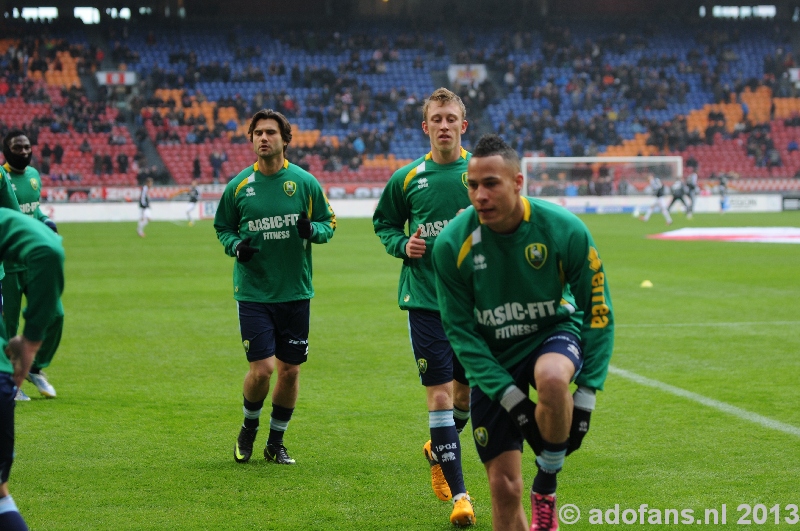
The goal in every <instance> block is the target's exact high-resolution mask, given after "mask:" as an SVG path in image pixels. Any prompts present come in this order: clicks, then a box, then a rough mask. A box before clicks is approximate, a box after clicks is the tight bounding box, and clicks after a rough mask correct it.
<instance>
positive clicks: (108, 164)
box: [102, 153, 114, 175]
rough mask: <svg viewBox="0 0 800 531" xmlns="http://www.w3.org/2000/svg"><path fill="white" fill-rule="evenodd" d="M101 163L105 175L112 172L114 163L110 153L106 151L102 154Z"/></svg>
mask: <svg viewBox="0 0 800 531" xmlns="http://www.w3.org/2000/svg"><path fill="white" fill-rule="evenodd" d="M102 165H103V173H105V174H106V175H111V174H112V173H114V163H113V162H112V160H111V154H110V153H106V154H105V155H103V162H102Z"/></svg>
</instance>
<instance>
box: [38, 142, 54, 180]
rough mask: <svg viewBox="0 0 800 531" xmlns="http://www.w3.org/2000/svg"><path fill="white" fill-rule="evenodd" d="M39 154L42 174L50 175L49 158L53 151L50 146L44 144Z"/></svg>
mask: <svg viewBox="0 0 800 531" xmlns="http://www.w3.org/2000/svg"><path fill="white" fill-rule="evenodd" d="M39 154H40V155H41V157H42V163H41V170H42V173H44V174H48V173H50V157H51V156H52V155H53V150H52V149H51V148H50V144H49V143H47V142H45V143H44V146H43V147H42V150H41V151H40V152H39Z"/></svg>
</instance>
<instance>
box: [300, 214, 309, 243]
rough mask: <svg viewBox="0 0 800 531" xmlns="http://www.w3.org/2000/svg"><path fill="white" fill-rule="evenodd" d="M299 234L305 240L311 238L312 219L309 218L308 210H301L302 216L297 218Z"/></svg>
mask: <svg viewBox="0 0 800 531" xmlns="http://www.w3.org/2000/svg"><path fill="white" fill-rule="evenodd" d="M297 234H299V235H300V237H301V238H303V239H304V240H307V239H309V238H311V220H310V219H308V212H305V211H303V212H300V218H299V219H298V220H297Z"/></svg>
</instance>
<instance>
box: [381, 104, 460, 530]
mask: <svg viewBox="0 0 800 531" xmlns="http://www.w3.org/2000/svg"><path fill="white" fill-rule="evenodd" d="M422 119H423V121H422V130H423V131H424V132H425V134H426V135H428V137H429V138H430V142H431V151H430V153H428V154H427V155H425V156H424V157H420V158H419V159H417V160H415V161H414V162H412V163H411V164H409V165H407V166H405V167H403V168H400V169H399V170H397V171H396V172H394V174H393V175H392V177H391V179H389V182H388V183H387V185H386V188H384V190H383V194H382V195H381V198H380V201H378V208H377V209H376V210H375V214H374V216H373V218H372V223H373V225H374V228H375V234H377V235H378V236H379V237H380V239H381V242H382V243H383V245H384V246H385V247H386V252H388V253H389V254H391V255H392V256H395V257H397V258H401V259H402V260H403V267H402V269H401V271H400V286H399V289H398V292H399V293H398V297H399V304H400V308H401V309H403V310H408V328H409V333H410V336H411V347H412V349H413V351H414V357H415V358H416V361H417V369H418V370H419V377H420V381H421V382H422V385H424V386H425V388H426V392H427V405H428V426H429V428H430V434H431V440H430V441H428V442H426V443H425V445H424V446H423V453H424V455H425V457H426V459H427V460H428V464H429V465H430V468H431V485H432V487H433V492H434V493H435V494H436V496H437V497H438V498H439V499H440V500H442V501H447V500H451V499H452V500H453V511H452V513H451V515H450V521H451V522H452V523H454V524H458V525H470V524H474V523H475V511H474V509H473V507H472V502H471V500H470V498H469V495H468V494H467V489H466V487H465V486H464V476H463V473H462V471H461V443H460V441H459V439H458V435H459V433H460V432H461V430H462V429H463V428H464V426H465V425H466V424H467V421H468V420H469V385H468V383H467V379H466V377H465V375H464V369H463V368H462V367H461V364H460V363H459V362H458V360H457V359H456V358H455V355H454V354H453V349H452V348H451V347H450V342H449V341H448V340H447V337H446V336H445V333H444V330H443V329H442V323H441V318H440V316H439V307H438V305H437V303H436V287H435V281H434V278H433V261H432V260H433V258H432V256H433V255H432V248H433V246H434V243H435V241H436V237H437V236H438V234H439V232H440V231H441V230H442V229H443V228H444V226H445V225H447V224H448V223H449V222H450V220H451V219H452V218H453V217H455V215H456V214H457V213H458V212H459V211H460V210H462V209H464V208H466V207H467V206H469V196H468V195H467V188H466V181H465V178H466V175H467V161H468V160H469V157H470V154H469V153H468V152H467V151H466V150H465V149H464V148H463V147H461V135H462V134H464V133H465V132H466V130H467V110H466V108H465V107H464V103H463V102H462V101H461V98H459V97H458V96H457V95H456V94H454V93H453V92H451V91H449V90H447V89H445V88H440V89H438V90H436V91H435V92H434V93H433V94H431V96H430V97H429V98H428V99H427V100H425V104H424V105H423V107H422ZM406 223H408V226H409V231H408V232H409V234H406V232H405V226H406Z"/></svg>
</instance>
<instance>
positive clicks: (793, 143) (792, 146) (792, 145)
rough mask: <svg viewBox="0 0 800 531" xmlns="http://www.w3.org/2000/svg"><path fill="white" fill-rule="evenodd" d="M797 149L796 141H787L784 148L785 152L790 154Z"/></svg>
mask: <svg viewBox="0 0 800 531" xmlns="http://www.w3.org/2000/svg"><path fill="white" fill-rule="evenodd" d="M798 149H800V148H799V147H798V145H797V140H795V139H791V140H789V144H788V145H787V146H786V151H788V152H789V153H791V152H792V151H797V150H798Z"/></svg>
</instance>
